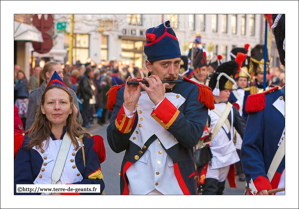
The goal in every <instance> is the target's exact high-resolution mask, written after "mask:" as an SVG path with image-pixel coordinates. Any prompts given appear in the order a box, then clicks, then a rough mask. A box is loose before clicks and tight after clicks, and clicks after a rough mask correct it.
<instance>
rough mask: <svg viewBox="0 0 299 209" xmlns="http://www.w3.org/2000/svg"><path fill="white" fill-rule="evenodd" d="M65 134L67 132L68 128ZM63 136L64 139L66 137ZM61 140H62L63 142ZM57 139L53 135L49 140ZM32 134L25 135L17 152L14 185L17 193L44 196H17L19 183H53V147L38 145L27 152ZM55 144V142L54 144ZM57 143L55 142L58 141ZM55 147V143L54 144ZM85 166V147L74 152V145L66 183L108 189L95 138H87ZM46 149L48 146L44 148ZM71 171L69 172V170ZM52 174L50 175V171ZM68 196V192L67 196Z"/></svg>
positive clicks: (66, 165)
mask: <svg viewBox="0 0 299 209" xmlns="http://www.w3.org/2000/svg"><path fill="white" fill-rule="evenodd" d="M64 131H65V129H64ZM62 137H63V136H62ZM62 137H61V139H62ZM52 139H53V141H55V140H60V139H55V137H54V136H53V135H52V134H51V138H50V139H49V140H52ZM29 140H30V139H29V137H28V134H26V135H25V137H24V141H23V143H22V147H21V149H20V150H19V151H18V152H17V154H16V158H15V162H14V184H15V194H23V195H24V194H25V195H36V194H41V193H16V185H17V184H33V183H34V184H51V183H50V182H51V171H52V170H51V169H53V165H54V163H55V160H53V158H52V157H53V156H51V142H49V147H47V148H46V149H44V150H43V151H40V149H37V148H36V146H34V147H33V148H30V149H27V148H26V145H27V144H28V142H29ZM53 141H52V142H53ZM54 143H55V142H54ZM52 144H53V143H52ZM83 144H84V153H85V163H86V165H85V166H84V160H83V154H82V145H81V143H79V145H80V148H79V149H78V150H72V147H73V146H72V145H71V148H70V151H69V154H68V158H69V159H68V158H67V160H66V163H65V165H64V170H63V172H66V173H67V175H66V178H65V179H66V181H67V183H70V184H100V185H101V186H100V188H101V193H102V192H103V190H104V188H105V184H104V181H103V175H102V172H101V165H100V160H99V153H97V152H96V150H97V148H96V146H97V145H96V144H98V143H96V142H95V139H94V138H92V137H86V136H84V137H83ZM43 146H46V145H43ZM66 169H67V170H66ZM48 170H49V171H50V172H47V171H48ZM65 194H67V193H65ZM81 194H87V195H91V194H98V195H99V194H100V193H81Z"/></svg>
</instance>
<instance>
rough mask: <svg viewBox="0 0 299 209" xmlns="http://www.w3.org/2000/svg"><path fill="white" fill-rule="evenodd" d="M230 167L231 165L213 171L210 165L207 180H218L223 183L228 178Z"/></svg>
mask: <svg viewBox="0 0 299 209" xmlns="http://www.w3.org/2000/svg"><path fill="white" fill-rule="evenodd" d="M229 167H230V165H229V166H225V167H223V168H217V169H211V166H210V165H209V166H208V170H207V175H206V178H211V179H217V180H218V181H219V182H223V181H225V179H226V177H227V174H228V172H229Z"/></svg>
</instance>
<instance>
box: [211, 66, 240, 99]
mask: <svg viewBox="0 0 299 209" xmlns="http://www.w3.org/2000/svg"><path fill="white" fill-rule="evenodd" d="M238 69H239V64H238V63H237V62H236V61H229V62H225V63H222V64H221V65H220V66H219V67H218V68H217V70H216V72H215V73H214V74H213V75H212V77H211V80H210V83H209V87H210V88H211V89H212V90H213V94H214V95H215V96H219V94H220V91H221V90H225V89H237V88H238V86H237V83H236V82H235V75H236V73H237V71H238Z"/></svg>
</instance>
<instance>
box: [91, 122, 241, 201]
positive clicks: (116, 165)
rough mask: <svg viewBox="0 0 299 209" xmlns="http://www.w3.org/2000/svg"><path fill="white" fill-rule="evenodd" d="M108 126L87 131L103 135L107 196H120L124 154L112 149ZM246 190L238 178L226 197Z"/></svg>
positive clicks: (95, 127) (226, 193)
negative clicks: (108, 136) (120, 175)
mask: <svg viewBox="0 0 299 209" xmlns="http://www.w3.org/2000/svg"><path fill="white" fill-rule="evenodd" d="M107 126H108V125H105V126H99V125H97V124H92V127H91V128H89V129H87V131H88V132H89V133H91V134H93V135H96V134H97V135H101V136H102V137H103V139H104V143H105V148H106V160H105V162H104V163H103V164H102V172H103V175H104V181H105V187H106V188H105V194H106V195H119V194H120V189H119V181H120V180H119V175H118V174H119V172H120V166H121V162H122V159H123V155H124V152H121V153H115V152H113V151H112V150H111V149H110V146H109V144H108V141H107V133H106V128H107ZM244 188H245V182H239V181H238V178H237V188H230V187H229V185H228V182H227V181H226V184H225V190H224V194H225V195H242V194H243V192H244Z"/></svg>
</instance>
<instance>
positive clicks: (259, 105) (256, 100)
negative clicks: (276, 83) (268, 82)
mask: <svg viewBox="0 0 299 209" xmlns="http://www.w3.org/2000/svg"><path fill="white" fill-rule="evenodd" d="M277 89H278V87H275V88H272V89H269V90H268V91H265V92H262V93H258V94H252V95H250V96H249V97H248V98H247V101H246V104H245V110H246V112H247V113H254V112H258V111H261V110H263V109H264V108H265V105H266V97H265V95H266V94H267V93H270V92H272V91H275V90H277Z"/></svg>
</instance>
